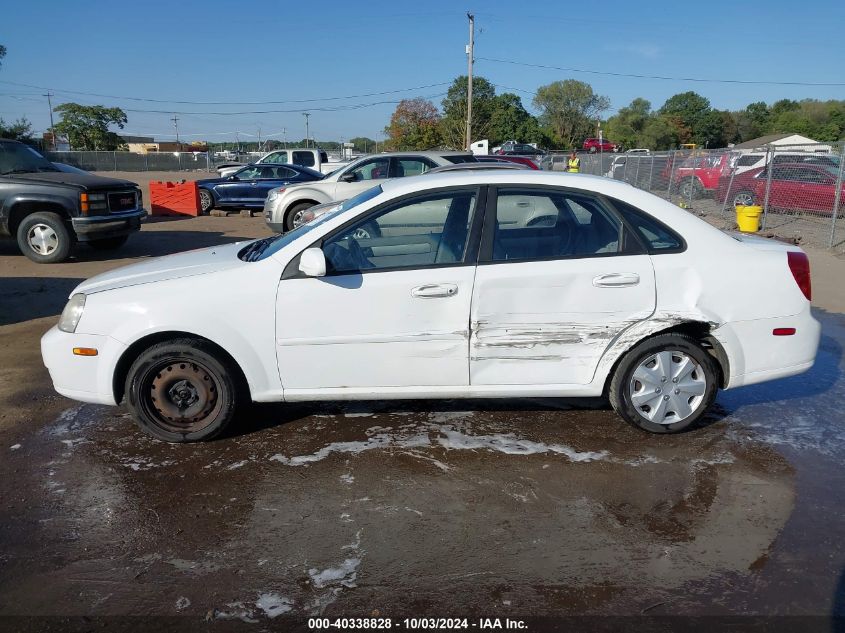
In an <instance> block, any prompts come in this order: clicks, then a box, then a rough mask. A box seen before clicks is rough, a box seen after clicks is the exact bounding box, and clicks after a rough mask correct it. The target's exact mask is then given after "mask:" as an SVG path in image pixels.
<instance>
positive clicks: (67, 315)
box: [59, 292, 85, 334]
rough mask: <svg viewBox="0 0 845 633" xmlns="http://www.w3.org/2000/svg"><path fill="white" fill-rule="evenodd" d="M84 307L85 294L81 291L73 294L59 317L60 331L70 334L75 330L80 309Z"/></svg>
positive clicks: (80, 314)
mask: <svg viewBox="0 0 845 633" xmlns="http://www.w3.org/2000/svg"><path fill="white" fill-rule="evenodd" d="M84 309H85V295H84V294H82V293H81V292H79V293H77V294H75V295H73V296H72V297H71V298H70V301H68V302H67V305H66V306H65V309H64V310H62V316H60V317H59V329H60V330H61V331H62V332H68V333H70V334H72V333H73V332H76V326H77V324H78V323H79V319H81V318H82V311H83V310H84Z"/></svg>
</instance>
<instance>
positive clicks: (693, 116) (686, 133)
mask: <svg viewBox="0 0 845 633" xmlns="http://www.w3.org/2000/svg"><path fill="white" fill-rule="evenodd" d="M659 113H660V114H662V115H664V116H666V117H667V120H669V121H670V122H671V123H672V124H673V125H675V126H676V128H677V132H678V138H679V140H680V142H681V143H689V142H693V143H696V144H698V145H701V146H703V147H719V146H721V145H724V142H723V139H724V136H725V133H724V130H722V129H720V127H721V126H722V125H723V124H724V119H723V118H722V116H721V115H720V114H719V113H718V112H716V111H715V110H713V108H711V107H710V101H709V100H708V99H707V98H705V97H702V96H701V95H700V94H698V93H697V92H692V91H689V92H682V93H680V94H676V95H674V96H671V97H669V98H668V99H667V100H666V103H664V104H663V106H662V107H661V108H660V110H659Z"/></svg>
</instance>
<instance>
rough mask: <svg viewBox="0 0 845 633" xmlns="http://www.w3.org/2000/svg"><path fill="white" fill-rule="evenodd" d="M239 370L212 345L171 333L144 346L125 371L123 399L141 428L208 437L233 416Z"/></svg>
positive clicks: (239, 396) (176, 436) (171, 437)
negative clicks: (175, 337)
mask: <svg viewBox="0 0 845 633" xmlns="http://www.w3.org/2000/svg"><path fill="white" fill-rule="evenodd" d="M239 376H240V374H239V373H238V371H237V369H236V368H233V367H231V366H230V363H229V361H228V360H227V359H224V358H223V357H222V356H221V355H220V354H219V353H218V352H217V351H216V350H215V349H214V347H213V346H212V345H210V344H209V343H206V342H204V341H201V340H196V339H175V340H172V341H166V342H164V343H158V344H157V345H153V346H152V347H150V348H149V349H147V350H146V351H144V352H143V353H142V354H141V355H140V356H139V357H138V358H137V359H135V362H134V363H132V366H131V367H130V368H129V373H128V374H127V376H126V389H125V393H126V404H127V407H128V408H129V411H130V413H131V414H132V417H133V418H134V419H135V421H136V422H137V423H138V426H139V427H140V428H141V430H143V431H144V432H145V433H147V434H149V435H152V436H153V437H155V438H158V439H160V440H164V441H165V442H199V441H203V440H210V439H212V438H214V437H216V436H217V435H219V434H220V433H222V432H223V431H224V430H225V428H226V427H227V426H228V425H229V423H230V422H231V421H232V419H233V418H234V416H235V413H236V411H237V409H238V407H239V406H240V404H241V401H242V400H243V399H244V395H243V394H244V389H243V388H242V387H241V385H240V384H239V383H240V380H239Z"/></svg>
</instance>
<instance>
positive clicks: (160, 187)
mask: <svg viewBox="0 0 845 633" xmlns="http://www.w3.org/2000/svg"><path fill="white" fill-rule="evenodd" d="M150 215H189V216H198V215H200V191H199V188H198V187H197V183H195V182H186V181H184V180H183V181H182V182H160V181H156V182H151V183H150Z"/></svg>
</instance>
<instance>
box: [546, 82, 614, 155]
mask: <svg viewBox="0 0 845 633" xmlns="http://www.w3.org/2000/svg"><path fill="white" fill-rule="evenodd" d="M533 103H534V107H535V108H537V109H538V110H540V122H541V123H542V124H543V125H546V126H548V127H549V128H550V129H551V131H552V132H553V134H554V137H555V140H556V142H557V143H558V145H559V146H562V147H564V148H570V147H575V146H576V145H580V142H581V141H582V140H583V139H584V138H585V137H586V136H589V135H590V133H591V131H592V128H593V123H594V122H595V121H596V119H598V118H599V116H600V114H601V113H602V112H604V111H605V110H607V109H608V108H609V107H610V100H609V99H608V98H607V97H604V96H601V95H597V94H596V93H595V92H593V88H592V86H590V84H588V83H584V82H583V81H577V80H575V79H566V80H564V81H555V82H554V83H551V84H548V85H546V86H540V88H538V89H537V94H536V96H535V97H534V101H533Z"/></svg>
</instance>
